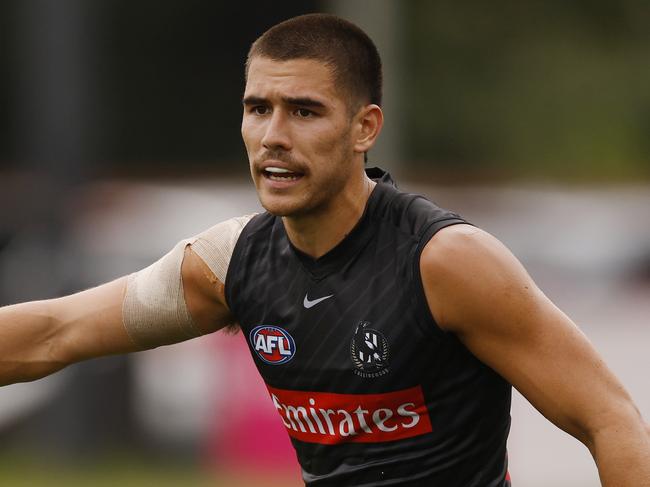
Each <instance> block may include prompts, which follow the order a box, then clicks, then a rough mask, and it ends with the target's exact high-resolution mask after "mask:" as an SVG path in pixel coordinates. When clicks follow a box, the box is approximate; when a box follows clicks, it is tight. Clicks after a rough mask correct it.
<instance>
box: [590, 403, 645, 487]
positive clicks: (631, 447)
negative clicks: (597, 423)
mask: <svg viewBox="0 0 650 487" xmlns="http://www.w3.org/2000/svg"><path fill="white" fill-rule="evenodd" d="M629 409H630V411H629V412H628V413H627V414H625V416H624V417H623V419H618V420H616V421H612V422H611V423H610V424H609V425H608V426H606V427H604V428H602V429H601V430H600V431H598V432H597V434H596V435H595V436H594V439H593V440H592V442H591V443H590V444H589V445H588V446H589V449H590V451H591V453H592V455H593V457H594V460H595V461H596V464H597V465H598V473H599V475H600V480H601V483H602V485H603V487H639V486H646V485H648V486H650V435H649V434H648V425H647V424H645V423H644V422H643V420H642V419H641V418H640V416H639V415H638V412H637V411H636V409H635V408H634V407H633V406H631V407H630V408H629Z"/></svg>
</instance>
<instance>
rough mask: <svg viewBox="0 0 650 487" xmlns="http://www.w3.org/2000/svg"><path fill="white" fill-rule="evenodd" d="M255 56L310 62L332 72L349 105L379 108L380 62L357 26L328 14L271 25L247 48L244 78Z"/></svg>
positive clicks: (373, 47)
mask: <svg viewBox="0 0 650 487" xmlns="http://www.w3.org/2000/svg"><path fill="white" fill-rule="evenodd" d="M255 56H262V57H267V58H270V59H273V60H276V61H288V60H291V59H314V60H318V61H323V62H324V63H326V64H327V65H328V66H330V68H331V69H332V72H333V75H334V80H335V83H337V84H338V86H339V87H341V88H342V89H343V90H345V91H347V94H348V96H349V99H350V105H351V106H352V107H353V108H354V110H356V109H357V108H358V107H359V106H360V105H363V104H368V103H374V104H376V105H380V106H381V91H382V74H381V58H380V57H379V53H378V52H377V47H376V46H375V44H374V43H373V42H372V40H371V39H370V37H368V35H367V34H366V33H365V32H364V31H363V30H361V29H360V28H359V27H358V26H356V25H355V24H353V23H352V22H349V21H347V20H344V19H342V18H340V17H337V16H336V15H331V14H322V13H318V14H307V15H300V16H298V17H293V18H291V19H288V20H285V21H284V22H281V23H279V24H276V25H274V26H273V27H271V28H270V29H269V30H267V31H266V32H264V34H262V35H261V36H260V37H259V38H258V39H257V40H256V41H255V42H254V43H253V45H252V46H251V48H250V50H249V51H248V58H247V59H246V76H248V68H249V67H250V63H251V60H252V59H253V57H255Z"/></svg>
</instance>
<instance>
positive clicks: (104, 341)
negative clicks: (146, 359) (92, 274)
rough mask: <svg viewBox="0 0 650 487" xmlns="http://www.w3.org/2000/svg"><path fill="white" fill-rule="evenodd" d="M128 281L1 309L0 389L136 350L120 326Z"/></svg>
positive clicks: (114, 282)
mask: <svg viewBox="0 0 650 487" xmlns="http://www.w3.org/2000/svg"><path fill="white" fill-rule="evenodd" d="M125 287H126V278H120V279H117V280H115V281H112V282H109V283H107V284H104V285H102V286H99V287H96V288H93V289H88V290H86V291H83V292H80V293H77V294H73V295H71V296H66V297H63V298H58V299H50V300H45V301H33V302H30V303H22V304H17V305H12V306H5V307H3V308H0V385H6V384H11V383H13V382H25V381H30V380H34V379H38V378H40V377H44V376H46V375H48V374H51V373H53V372H56V371H57V370H59V369H61V368H63V367H65V366H66V365H68V364H70V363H72V362H77V361H79V360H84V359H87V358H90V357H96V356H99V355H107V354H111V353H121V352H130V351H133V350H135V349H136V347H135V345H134V344H133V343H132V342H131V340H130V339H129V336H128V335H127V333H126V330H125V329H124V326H122V298H123V296H124V290H125Z"/></svg>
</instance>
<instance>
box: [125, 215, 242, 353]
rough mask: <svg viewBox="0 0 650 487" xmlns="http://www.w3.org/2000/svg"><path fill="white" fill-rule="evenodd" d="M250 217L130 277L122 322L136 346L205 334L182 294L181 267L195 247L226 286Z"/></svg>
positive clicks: (193, 241)
mask: <svg viewBox="0 0 650 487" xmlns="http://www.w3.org/2000/svg"><path fill="white" fill-rule="evenodd" d="M252 216H253V215H250V216H247V217H240V218H232V219H230V220H227V221H225V222H221V223H219V224H217V225H215V226H214V227H212V228H210V229H209V230H206V231H205V232H203V233H201V234H199V235H197V236H196V237H193V238H190V239H187V240H182V241H181V242H179V243H178V244H176V246H175V247H174V248H173V249H172V250H171V251H170V252H169V253H168V254H166V255H165V256H163V257H162V258H161V259H159V260H158V261H156V262H154V263H153V264H151V265H150V266H149V267H147V268H145V269H142V270H141V271H139V272H136V273H134V274H131V275H130V276H129V277H128V280H127V288H126V294H125V296H124V302H123V306H122V317H123V321H124V327H125V328H126V331H127V333H128V334H129V337H130V338H131V340H132V341H133V342H134V343H135V344H136V345H138V346H139V347H140V348H142V349H149V348H155V347H158V346H160V345H168V344H171V343H177V342H181V341H184V340H188V339H190V338H194V337H198V336H200V335H201V332H200V331H199V329H198V328H197V327H196V325H195V323H194V321H193V320H192V316H191V315H190V313H189V311H188V309H187V304H186V303H185V296H184V293H183V281H182V276H181V266H182V264H183V256H184V254H185V247H187V246H188V245H191V246H192V250H193V251H194V252H195V253H196V254H197V255H198V256H199V257H200V258H201V259H203V260H204V261H205V263H206V265H207V266H208V267H209V268H210V270H212V272H213V273H214V274H215V276H216V277H217V278H218V279H219V280H220V281H221V282H222V283H224V282H225V278H226V273H227V271H228V264H229V262H230V257H231V256H232V251H233V249H234V247H235V244H236V243H237V239H238V238H239V234H240V233H241V231H242V229H243V227H244V225H246V223H247V222H248V221H249V220H250V219H251V218H252Z"/></svg>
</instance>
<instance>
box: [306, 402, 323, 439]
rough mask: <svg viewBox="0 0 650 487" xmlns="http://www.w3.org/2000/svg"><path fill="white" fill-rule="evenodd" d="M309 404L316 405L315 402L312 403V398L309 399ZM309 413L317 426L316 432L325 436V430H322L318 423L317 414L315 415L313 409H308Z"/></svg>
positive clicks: (321, 425) (320, 424)
mask: <svg viewBox="0 0 650 487" xmlns="http://www.w3.org/2000/svg"><path fill="white" fill-rule="evenodd" d="M309 404H310V405H311V406H315V405H316V401H314V398H313V397H310V398H309ZM309 412H310V413H311V417H312V418H313V419H314V421H316V424H317V425H318V431H319V432H320V434H321V435H324V434H325V430H324V429H323V423H321V422H320V418H319V417H318V413H316V410H315V409H314V408H309Z"/></svg>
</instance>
